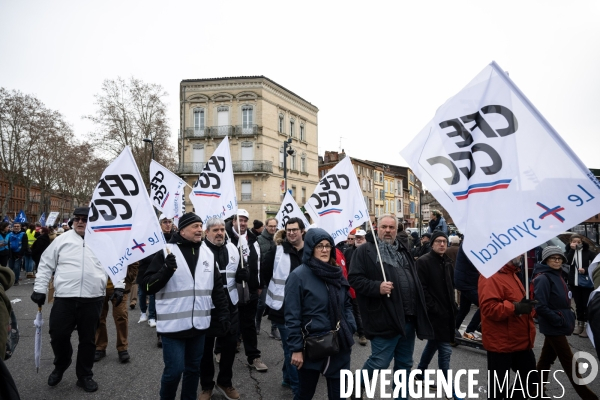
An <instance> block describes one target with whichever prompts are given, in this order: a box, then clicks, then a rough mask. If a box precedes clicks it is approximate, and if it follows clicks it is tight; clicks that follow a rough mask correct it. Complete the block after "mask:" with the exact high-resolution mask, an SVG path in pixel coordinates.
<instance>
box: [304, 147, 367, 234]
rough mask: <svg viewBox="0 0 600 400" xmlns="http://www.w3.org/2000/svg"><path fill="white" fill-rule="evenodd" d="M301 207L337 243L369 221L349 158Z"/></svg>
mask: <svg viewBox="0 0 600 400" xmlns="http://www.w3.org/2000/svg"><path fill="white" fill-rule="evenodd" d="M304 208H305V209H306V211H307V212H308V213H309V214H310V216H311V217H312V219H313V220H314V221H315V222H316V224H317V225H318V227H319V228H322V229H324V230H325V231H327V232H328V233H329V234H330V235H331V237H332V238H333V240H334V242H335V243H336V244H337V243H339V242H342V241H344V240H346V238H348V234H349V233H350V231H351V230H352V229H354V228H357V227H358V226H359V225H360V224H362V223H363V222H365V221H370V218H369V211H368V209H367V206H366V204H365V199H364V197H363V194H362V191H361V190H360V186H359V185H358V179H356V174H355V173H354V168H352V163H351V162H350V157H345V158H344V159H343V160H342V161H340V162H339V163H338V164H337V165H336V166H335V167H333V169H331V171H329V173H328V174H327V175H325V176H324V177H323V179H321V180H320V181H319V184H318V185H317V187H316V188H315V192H314V193H313V195H312V196H310V198H309V199H308V202H307V203H306V204H305V205H304ZM369 223H370V222H369Z"/></svg>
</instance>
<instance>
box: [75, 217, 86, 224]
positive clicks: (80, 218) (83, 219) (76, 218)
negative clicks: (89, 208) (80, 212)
mask: <svg viewBox="0 0 600 400" xmlns="http://www.w3.org/2000/svg"><path fill="white" fill-rule="evenodd" d="M79 221H81V222H83V223H84V224H85V223H87V217H85V218H84V217H75V218H73V222H79Z"/></svg>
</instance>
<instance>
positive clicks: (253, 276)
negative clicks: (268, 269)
mask: <svg viewBox="0 0 600 400" xmlns="http://www.w3.org/2000/svg"><path fill="white" fill-rule="evenodd" d="M225 230H226V231H227V235H228V236H229V241H230V242H231V243H233V244H234V245H235V247H238V236H237V234H236V233H234V232H233V223H232V222H231V221H230V222H228V223H227V224H225ZM246 233H247V234H248V248H249V249H250V255H249V256H248V265H245V267H246V268H248V270H249V271H250V280H249V281H248V290H249V292H250V300H254V299H257V298H258V289H260V287H259V286H260V285H259V283H258V282H259V281H258V273H259V265H258V263H259V262H260V261H259V260H260V254H258V252H257V250H256V248H255V247H254V243H256V236H255V235H254V234H253V233H252V232H251V231H250V230H249V229H248V230H247V231H246ZM259 251H260V250H259Z"/></svg>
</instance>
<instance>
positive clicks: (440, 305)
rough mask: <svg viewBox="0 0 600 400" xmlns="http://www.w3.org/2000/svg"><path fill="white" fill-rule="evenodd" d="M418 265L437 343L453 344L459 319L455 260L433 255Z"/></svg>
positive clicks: (420, 259)
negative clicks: (453, 262) (456, 298)
mask: <svg viewBox="0 0 600 400" xmlns="http://www.w3.org/2000/svg"><path fill="white" fill-rule="evenodd" d="M416 264H417V273H418V274H419V280H420V281H421V286H423V294H424V295H425V304H426V305H427V315H428V316H429V320H430V321H431V325H432V326H433V332H434V335H435V340H438V341H440V342H452V341H453V339H454V324H455V315H456V303H455V301H454V284H453V282H454V273H453V268H452V260H450V258H449V257H448V256H447V255H445V254H444V255H443V256H440V255H439V254H437V253H436V252H434V251H430V252H429V253H427V254H425V255H424V256H423V257H421V258H419V259H418V260H417V263H416Z"/></svg>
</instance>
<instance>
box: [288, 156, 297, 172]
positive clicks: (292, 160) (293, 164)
mask: <svg viewBox="0 0 600 400" xmlns="http://www.w3.org/2000/svg"><path fill="white" fill-rule="evenodd" d="M290 169H291V170H292V171H298V169H297V168H296V155H295V154H294V155H292V156H290Z"/></svg>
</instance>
